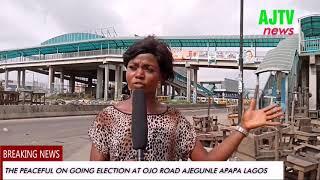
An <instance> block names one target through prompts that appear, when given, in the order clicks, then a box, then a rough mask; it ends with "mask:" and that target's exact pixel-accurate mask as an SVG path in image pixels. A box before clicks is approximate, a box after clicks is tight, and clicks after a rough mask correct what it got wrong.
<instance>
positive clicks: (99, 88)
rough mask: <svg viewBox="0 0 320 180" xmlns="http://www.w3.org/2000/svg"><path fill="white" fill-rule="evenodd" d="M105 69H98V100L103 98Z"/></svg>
mask: <svg viewBox="0 0 320 180" xmlns="http://www.w3.org/2000/svg"><path fill="white" fill-rule="evenodd" d="M102 81H103V69H101V68H98V69H97V86H96V99H101V98H102Z"/></svg>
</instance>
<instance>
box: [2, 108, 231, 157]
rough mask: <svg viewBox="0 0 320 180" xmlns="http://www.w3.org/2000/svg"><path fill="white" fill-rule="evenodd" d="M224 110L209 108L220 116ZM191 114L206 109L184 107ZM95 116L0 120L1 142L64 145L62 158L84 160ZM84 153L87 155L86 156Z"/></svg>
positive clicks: (203, 112) (188, 117) (87, 152)
mask: <svg viewBox="0 0 320 180" xmlns="http://www.w3.org/2000/svg"><path fill="white" fill-rule="evenodd" d="M224 112H225V110H222V109H220V110H217V109H214V110H211V112H210V113H211V114H213V113H215V114H217V115H218V116H222V115H223V113H224ZM182 113H183V114H184V115H185V116H186V117H187V119H191V116H193V115H206V114H207V110H206V109H202V110H196V111H194V110H183V111H182ZM94 117H95V116H68V117H54V118H36V119H17V120H1V121H0V145H63V148H64V151H63V152H64V159H65V160H87V158H88V155H89V149H90V142H89V138H88V135H87V130H88V127H89V125H90V123H91V122H92V120H93V119H94ZM85 154H87V155H85Z"/></svg>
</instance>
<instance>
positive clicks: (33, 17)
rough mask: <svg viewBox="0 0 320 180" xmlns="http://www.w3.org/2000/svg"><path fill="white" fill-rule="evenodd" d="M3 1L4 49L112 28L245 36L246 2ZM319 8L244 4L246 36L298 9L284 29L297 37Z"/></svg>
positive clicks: (230, 74)
mask: <svg viewBox="0 0 320 180" xmlns="http://www.w3.org/2000/svg"><path fill="white" fill-rule="evenodd" d="M0 3H1V11H0V24H1V26H0V27H1V29H0V31H1V33H0V50H4V49H12V48H23V47H30V46H37V45H40V43H41V42H44V41H46V40H48V39H50V38H53V37H55V36H59V35H62V34H65V33H72V32H88V31H89V32H90V31H94V30H96V29H100V28H110V27H113V28H114V29H115V31H116V33H117V35H118V36H133V35H134V34H138V35H140V36H144V35H149V34H154V35H157V36H185V35H239V34H240V30H239V29H240V28H239V26H240V21H239V20H240V0H161V1H160V0H90V1H89V0H45V1H44V0H0ZM319 7H320V1H319V0H281V1H279V0H244V34H245V35H262V34H263V29H264V28H265V27H269V26H261V25H259V24H258V21H259V16H260V11H261V10H263V9H265V10H266V11H267V12H268V15H270V16H271V14H272V10H275V9H293V10H294V11H295V14H294V23H293V24H292V25H284V26H281V27H294V30H295V32H296V33H297V32H298V18H299V17H302V16H305V15H309V14H320V9H319ZM274 27H280V25H278V26H274ZM258 51H259V49H258ZM30 76H31V75H30ZM198 76H199V80H200V81H201V80H210V79H221V78H224V77H227V78H233V79H236V78H237V77H238V71H237V70H221V69H200V71H199V74H198ZM252 76H253V72H252V71H250V72H245V74H244V79H245V86H247V85H248V86H251V84H250V82H252ZM0 78H1V76H0ZM27 78H28V75H27ZM29 78H30V77H29ZM246 84H247V85H246Z"/></svg>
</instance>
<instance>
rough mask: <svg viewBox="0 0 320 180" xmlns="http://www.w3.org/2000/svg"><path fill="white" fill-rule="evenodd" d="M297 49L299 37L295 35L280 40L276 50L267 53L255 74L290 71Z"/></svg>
mask: <svg viewBox="0 0 320 180" xmlns="http://www.w3.org/2000/svg"><path fill="white" fill-rule="evenodd" d="M298 47H299V36H298V35H297V34H295V35H292V36H290V37H288V38H287V39H285V40H282V41H281V42H280V43H279V44H278V46H277V47H276V48H274V49H272V50H270V51H268V52H267V54H266V56H265V57H264V59H263V61H262V62H261V64H260V65H259V67H258V69H257V71H256V74H259V73H263V72H267V71H291V68H292V64H293V60H294V58H295V56H296V54H297V53H298V52H297V51H298Z"/></svg>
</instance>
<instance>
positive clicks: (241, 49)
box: [238, 0, 243, 124]
mask: <svg viewBox="0 0 320 180" xmlns="http://www.w3.org/2000/svg"><path fill="white" fill-rule="evenodd" d="M239 43H240V54H239V70H240V73H239V89H238V90H239V91H238V92H239V93H238V94H239V96H238V98H239V99H238V124H240V123H241V118H242V110H243V107H242V106H243V0H240V42H239Z"/></svg>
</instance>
